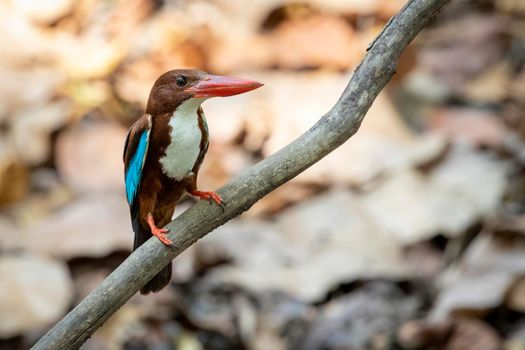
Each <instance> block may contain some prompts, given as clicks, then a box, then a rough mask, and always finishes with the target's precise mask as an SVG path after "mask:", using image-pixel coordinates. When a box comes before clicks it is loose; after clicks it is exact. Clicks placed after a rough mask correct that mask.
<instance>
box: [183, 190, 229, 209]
mask: <svg viewBox="0 0 525 350" xmlns="http://www.w3.org/2000/svg"><path fill="white" fill-rule="evenodd" d="M190 194H191V195H192V196H195V197H199V198H200V199H207V200H209V201H214V202H215V203H216V204H217V205H218V206H219V207H221V208H222V209H223V210H224V206H225V203H224V201H223V200H222V198H221V196H219V195H218V194H217V193H215V192H211V191H210V192H208V191H197V190H193V191H191V192H190Z"/></svg>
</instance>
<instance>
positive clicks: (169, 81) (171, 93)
mask: <svg viewBox="0 0 525 350" xmlns="http://www.w3.org/2000/svg"><path fill="white" fill-rule="evenodd" d="M262 85H263V84H261V83H259V82H257V81H254V80H247V79H241V78H233V77H227V76H220V75H211V74H208V73H206V72H203V71H201V70H197V69H175V70H170V71H168V72H166V73H164V74H162V75H161V76H160V77H159V78H158V79H157V81H155V84H154V85H153V87H152V88H151V92H150V94H149V99H148V106H147V107H146V113H149V114H151V115H153V116H155V115H160V114H164V113H173V112H174V111H175V110H176V109H177V107H178V106H180V105H181V104H182V103H183V102H184V101H186V100H189V99H190V98H199V99H202V100H204V99H207V98H210V97H223V96H233V95H238V94H242V93H244V92H248V91H251V90H254V89H257V88H258V87H261V86H262Z"/></svg>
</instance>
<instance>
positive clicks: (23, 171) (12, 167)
mask: <svg viewBox="0 0 525 350" xmlns="http://www.w3.org/2000/svg"><path fill="white" fill-rule="evenodd" d="M28 190H29V171H28V169H27V168H26V166H25V165H24V164H23V163H21V162H20V160H19V159H18V157H17V155H16V152H15V151H14V150H13V149H12V147H9V144H7V142H5V141H3V140H2V141H0V207H1V206H3V205H6V204H10V203H13V202H16V201H18V200H20V199H22V198H23V197H24V196H25V195H26V193H27V191H28Z"/></svg>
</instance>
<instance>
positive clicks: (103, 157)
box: [55, 120, 127, 192]
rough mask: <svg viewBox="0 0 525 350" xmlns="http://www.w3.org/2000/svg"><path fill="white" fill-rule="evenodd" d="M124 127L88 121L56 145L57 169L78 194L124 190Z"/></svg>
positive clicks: (67, 134) (65, 133)
mask: <svg viewBox="0 0 525 350" xmlns="http://www.w3.org/2000/svg"><path fill="white" fill-rule="evenodd" d="M126 134H127V131H126V129H125V128H124V127H122V126H120V125H117V124H114V123H109V122H104V121H92V120H84V121H82V122H80V123H78V124H75V125H74V126H72V127H71V128H69V129H66V130H65V131H64V132H62V133H60V134H59V136H58V139H57V143H56V149H55V152H56V163H57V169H58V172H59V174H60V176H61V177H62V178H63V180H64V181H65V182H66V183H67V184H68V185H69V186H70V187H71V188H72V189H73V190H74V191H76V192H86V191H92V190H107V189H119V188H123V187H124V180H123V175H122V174H123V173H124V165H123V162H122V152H123V149H124V140H125V139H126Z"/></svg>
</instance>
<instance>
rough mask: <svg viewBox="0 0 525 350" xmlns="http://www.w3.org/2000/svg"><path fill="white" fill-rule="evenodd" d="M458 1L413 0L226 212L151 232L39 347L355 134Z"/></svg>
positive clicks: (197, 215) (83, 329) (103, 313)
mask: <svg viewBox="0 0 525 350" xmlns="http://www.w3.org/2000/svg"><path fill="white" fill-rule="evenodd" d="M450 1H451V0H410V1H408V3H407V4H406V5H405V7H404V8H403V9H402V10H401V11H400V12H399V13H398V14H397V15H396V16H395V17H393V18H392V19H391V20H390V21H389V22H388V23H387V25H386V26H385V28H384V29H383V31H382V32H381V33H380V34H379V36H378V37H377V38H376V39H375V40H374V42H373V43H372V44H371V45H370V47H369V48H368V53H367V55H366V57H365V58H364V60H363V61H362V62H361V64H360V65H359V66H358V67H357V69H356V70H355V72H354V74H353V76H352V79H351V80H350V82H349V83H348V86H347V87H346V89H345V91H344V92H343V94H342V95H341V97H340V98H339V100H338V101H337V103H336V104H335V106H334V107H333V108H332V109H331V110H330V111H329V112H328V113H326V114H325V115H324V116H323V117H322V118H321V119H320V120H319V121H318V122H317V123H316V124H315V125H314V126H313V127H312V128H311V129H310V130H308V131H307V132H306V133H305V134H303V135H302V136H300V137H299V138H298V139H296V140H295V141H294V142H292V143H291V144H289V145H288V146H286V147H285V148H283V149H282V150H280V151H279V152H277V153H276V154H274V155H272V156H271V157H269V158H267V159H265V160H263V161H262V162H260V163H258V164H256V165H255V166H253V167H251V168H250V169H248V170H247V171H245V172H244V173H242V174H241V175H239V176H238V177H236V178H235V179H234V180H232V181H231V182H230V183H229V184H227V185H225V186H224V187H222V188H221V189H220V190H219V193H220V195H221V196H222V198H223V199H224V200H225V202H226V203H227V206H226V210H225V212H224V213H223V212H222V211H221V210H220V209H219V208H217V207H216V206H210V205H209V203H207V202H205V201H202V202H200V203H198V204H196V205H194V206H193V207H192V208H190V209H189V210H187V211H186V212H184V213H183V214H181V215H180V216H179V217H177V218H176V219H175V220H173V221H172V222H171V223H170V224H169V225H168V228H169V229H170V232H173V233H172V234H170V237H169V238H170V239H171V240H172V241H173V243H174V244H175V246H176V247H177V248H175V249H170V248H167V247H166V246H164V245H163V244H162V243H160V242H159V241H158V240H157V239H150V240H149V241H148V242H146V243H145V244H144V245H142V246H141V247H140V248H139V249H137V250H136V251H135V252H134V253H133V254H131V255H130V256H129V257H128V259H126V260H125V261H124V262H123V263H122V264H121V265H120V266H119V267H118V268H117V269H115V271H114V272H113V273H111V275H109V276H108V277H107V278H106V279H105V280H104V281H103V282H102V283H101V284H100V285H99V286H98V287H97V288H96V289H95V290H94V291H93V292H91V294H89V295H88V296H87V297H86V298H85V299H84V300H83V301H82V302H81V303H80V304H78V305H77V306H76V307H75V308H74V309H73V310H72V311H71V312H70V313H69V314H68V315H66V316H65V317H64V318H63V319H62V320H61V321H60V322H58V324H56V325H55V326H54V327H53V328H52V329H51V330H50V331H49V332H48V333H47V334H46V335H44V336H43V337H42V338H41V339H40V341H39V342H38V343H37V344H36V345H35V346H34V347H33V349H55V350H60V349H76V348H79V347H80V346H81V345H82V344H83V343H84V342H85V341H86V340H87V339H88V338H89V337H90V336H91V335H92V334H93V333H94V332H95V330H96V329H97V328H99V327H100V326H101V325H102V324H103V323H104V322H105V321H106V320H107V319H108V318H109V317H110V316H111V315H112V314H113V313H115V312H116V311H117V310H118V309H119V308H120V307H121V306H122V305H123V304H124V303H125V302H126V301H127V300H128V299H129V298H131V296H133V295H134V294H135V293H136V292H137V291H138V290H139V289H140V287H141V286H143V285H144V284H145V283H146V282H147V281H148V280H149V279H151V278H152V277H153V276H154V275H155V274H156V273H157V272H159V271H160V270H161V269H162V268H163V267H164V266H165V265H166V264H167V263H169V262H170V261H171V260H173V259H174V258H175V257H176V256H177V255H179V254H180V253H181V252H183V251H184V250H185V249H187V248H188V247H189V246H190V245H192V244H193V243H194V242H196V241H197V240H198V239H200V238H202V237H203V236H205V235H206V234H207V233H208V232H210V231H212V230H213V229H215V228H216V227H218V226H220V225H222V224H224V223H225V222H227V221H228V220H230V219H232V218H234V217H236V216H238V215H239V214H241V213H242V212H244V211H246V210H247V209H248V208H250V207H251V206H252V205H253V204H254V203H255V202H257V201H258V200H259V199H261V198H262V197H263V196H265V195H266V194H268V193H269V192H271V191H272V190H274V189H275V188H277V187H279V186H280V185H282V184H283V183H285V182H287V181H289V180H290V179H292V178H293V177H295V176H297V175H298V174H299V173H301V172H302V171H304V170H305V169H306V168H308V167H310V166H311V165H312V164H314V163H316V162H317V161H319V160H320V159H321V158H323V157H324V156H325V155H327V154H328V153H330V152H331V151H333V150H334V149H336V148H337V147H338V146H340V145H341V144H342V143H343V142H345V141H346V140H348V139H349V138H350V137H351V136H352V135H354V134H355V133H356V132H357V130H358V129H359V127H360V125H361V121H362V120H363V117H364V116H365V114H366V112H367V111H368V109H369V108H370V105H371V104H372V102H373V101H374V99H375V98H376V96H377V95H378V94H379V92H380V91H381V90H382V89H383V87H384V86H385V85H386V83H387V82H388V81H389V80H390V78H391V77H392V75H393V74H394V73H395V70H396V65H397V62H398V59H399V56H400V54H401V51H402V50H403V49H404V48H405V47H406V46H407V45H408V44H409V43H410V41H412V39H413V38H414V37H415V36H416V34H417V33H418V32H419V31H420V30H421V29H422V28H423V27H424V26H425V25H426V24H427V23H428V21H429V20H430V19H431V18H432V17H433V16H434V15H435V14H436V13H438V12H439V11H441V10H442V9H443V8H444V7H445V5H447V4H448V3H449V2H450Z"/></svg>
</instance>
